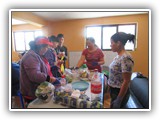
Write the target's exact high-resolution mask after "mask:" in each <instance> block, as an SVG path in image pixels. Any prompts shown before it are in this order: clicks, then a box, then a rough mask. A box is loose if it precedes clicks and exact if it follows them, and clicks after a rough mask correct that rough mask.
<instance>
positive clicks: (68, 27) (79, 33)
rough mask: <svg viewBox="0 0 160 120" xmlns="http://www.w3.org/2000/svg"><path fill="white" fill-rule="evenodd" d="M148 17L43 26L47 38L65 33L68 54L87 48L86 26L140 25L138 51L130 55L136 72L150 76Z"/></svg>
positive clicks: (140, 16) (108, 18) (122, 17)
mask: <svg viewBox="0 0 160 120" xmlns="http://www.w3.org/2000/svg"><path fill="white" fill-rule="evenodd" d="M148 17H149V16H148V14H142V15H130V16H117V17H106V18H96V19H82V20H68V21H60V22H48V23H47V25H46V22H45V26H43V27H42V29H43V31H44V33H45V35H46V36H50V35H52V34H54V35H57V34H58V33H63V34H64V37H65V42H64V45H65V46H67V48H68V52H79V51H82V50H83V49H84V48H85V27H86V26H89V25H106V24H108V25H109V24H126V23H138V33H137V49H136V50H135V51H131V52H130V53H131V54H132V56H133V58H134V61H135V65H134V71H135V72H142V73H143V74H144V75H145V76H148V75H149V73H148V72H149V62H148V60H149V47H148V43H149V40H148V39H149V38H148V36H149V33H148V32H149V28H148V25H149V23H148ZM24 18H25V17H24ZM33 18H34V17H33ZM32 20H34V19H32ZM36 20H37V19H36ZM18 29H19V28H18V27H17V28H15V29H14V30H18ZM20 29H24V27H22V26H21V28H20ZM106 52H107V51H105V53H106ZM108 53H110V54H112V52H110V51H109V52H108ZM114 54H115V53H114ZM106 55H109V54H106ZM12 56H13V55H12ZM107 58H108V57H107V56H105V61H107ZM68 63H69V62H68V61H67V66H69V64H68ZM107 64H109V63H107Z"/></svg>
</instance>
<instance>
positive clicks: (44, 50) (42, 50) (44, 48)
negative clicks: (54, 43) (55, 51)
mask: <svg viewBox="0 0 160 120" xmlns="http://www.w3.org/2000/svg"><path fill="white" fill-rule="evenodd" d="M48 48H49V46H45V47H42V48H41V50H40V52H39V54H40V55H44V54H45V53H46V52H47V50H48Z"/></svg>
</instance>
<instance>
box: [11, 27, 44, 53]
mask: <svg viewBox="0 0 160 120" xmlns="http://www.w3.org/2000/svg"><path fill="white" fill-rule="evenodd" d="M36 31H42V30H21V31H14V32H13V38H14V49H15V51H16V52H19V53H20V52H24V51H28V50H27V46H26V38H25V33H27V32H33V38H34V39H35V32H36ZM18 32H23V35H24V45H25V50H24V51H23V50H17V44H16V38H15V33H18ZM42 33H43V31H42Z"/></svg>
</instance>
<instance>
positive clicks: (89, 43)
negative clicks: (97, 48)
mask: <svg viewBox="0 0 160 120" xmlns="http://www.w3.org/2000/svg"><path fill="white" fill-rule="evenodd" d="M86 45H87V46H88V48H92V47H94V43H92V42H91V41H89V40H87V41H86Z"/></svg>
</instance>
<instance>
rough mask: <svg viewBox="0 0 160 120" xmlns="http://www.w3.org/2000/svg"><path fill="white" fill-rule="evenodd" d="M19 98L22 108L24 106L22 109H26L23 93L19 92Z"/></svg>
mask: <svg viewBox="0 0 160 120" xmlns="http://www.w3.org/2000/svg"><path fill="white" fill-rule="evenodd" d="M17 94H18V96H19V97H20V102H21V106H22V108H25V106H24V101H23V97H22V94H21V92H20V91H18V93H17Z"/></svg>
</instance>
